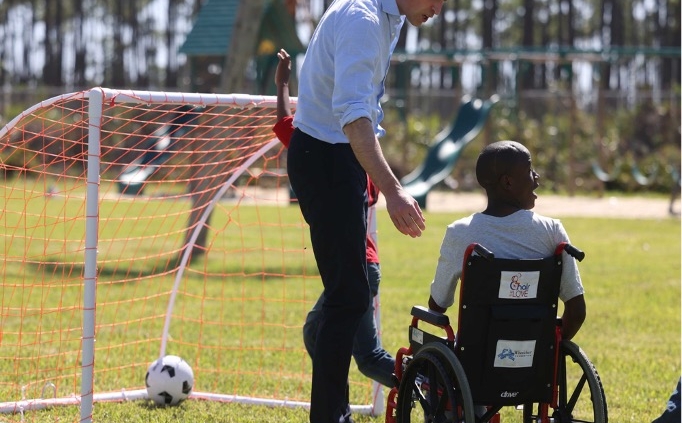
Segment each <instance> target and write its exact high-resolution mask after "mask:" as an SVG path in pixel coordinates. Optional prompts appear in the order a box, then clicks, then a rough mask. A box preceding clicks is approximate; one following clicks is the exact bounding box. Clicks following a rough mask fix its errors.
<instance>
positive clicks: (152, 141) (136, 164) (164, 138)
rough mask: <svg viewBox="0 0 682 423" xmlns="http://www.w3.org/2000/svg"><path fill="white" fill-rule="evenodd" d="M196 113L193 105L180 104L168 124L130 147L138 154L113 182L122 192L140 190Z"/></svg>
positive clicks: (174, 147) (169, 155) (187, 129)
mask: <svg viewBox="0 0 682 423" xmlns="http://www.w3.org/2000/svg"><path fill="white" fill-rule="evenodd" d="M198 116H199V114H198V113H195V111H194V110H193V108H192V107H189V106H183V107H182V108H180V109H179V110H178V112H176V113H175V116H174V117H173V118H172V119H171V120H170V122H169V123H168V124H167V125H164V126H161V127H159V128H158V129H156V130H155V131H154V132H153V133H152V134H151V135H150V136H148V137H145V138H144V139H143V140H142V141H141V142H140V143H139V145H136V146H134V147H133V148H132V150H134V151H139V152H140V153H141V154H140V155H139V157H136V158H135V159H134V160H132V161H131V162H130V163H129V164H128V165H127V166H126V167H125V168H124V170H123V172H121V175H120V176H119V177H118V179H117V181H116V185H117V186H118V189H119V191H120V192H121V194H130V195H138V194H142V193H143V191H144V186H145V182H146V181H147V179H149V178H150V177H151V176H152V175H153V174H154V172H156V171H157V170H159V169H160V167H161V165H163V164H164V163H166V162H167V161H168V159H170V158H171V156H172V155H173V151H174V150H177V149H178V141H179V140H180V139H181V138H182V137H183V135H185V134H186V133H187V132H188V131H189V126H188V125H190V124H191V123H192V121H193V120H195V119H196V118H197V117H198Z"/></svg>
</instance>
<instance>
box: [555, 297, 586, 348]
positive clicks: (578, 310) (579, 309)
mask: <svg viewBox="0 0 682 423" xmlns="http://www.w3.org/2000/svg"><path fill="white" fill-rule="evenodd" d="M586 314H587V313H586V306H585V296H584V295H582V294H581V295H578V296H575V297H573V298H571V299H570V300H568V301H566V302H565V303H564V314H563V315H562V316H561V337H562V338H563V339H566V340H570V339H571V338H573V337H574V336H575V334H576V333H578V330H580V327H581V326H582V324H583V322H584V321H585V316H586Z"/></svg>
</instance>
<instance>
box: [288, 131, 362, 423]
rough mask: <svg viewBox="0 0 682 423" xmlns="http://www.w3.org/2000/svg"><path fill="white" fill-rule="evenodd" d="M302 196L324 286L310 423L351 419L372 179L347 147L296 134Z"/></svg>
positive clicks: (294, 179)
mask: <svg viewBox="0 0 682 423" xmlns="http://www.w3.org/2000/svg"><path fill="white" fill-rule="evenodd" d="M287 172H288V174H289V182H290V183H291V186H292V188H293V190H294V193H295V194H296V197H297V199H298V203H299V206H300V207H301V212H302V214H303V217H304V219H305V220H306V222H307V223H308V225H309V226H310V239H311V242H312V247H313V252H314V254H315V260H316V262H317V267H318V269H319V271H320V277H321V279H322V284H323V285H324V292H323V295H324V303H323V304H322V312H321V317H320V323H319V327H318V331H317V336H316V344H315V350H314V353H313V358H312V359H313V377H312V392H311V398H310V422H311V423H338V422H343V421H351V420H350V417H349V416H350V407H349V402H348V370H349V368H350V360H351V354H352V349H353V339H354V337H355V332H356V331H357V328H358V325H359V322H360V319H361V318H362V315H363V314H364V313H365V311H366V310H367V308H368V307H369V303H370V300H371V294H370V288H369V283H368V280H367V256H366V254H367V253H366V248H367V246H366V236H367V174H366V173H365V171H364V169H363V168H362V166H361V165H360V163H359V162H358V161H357V159H356V158H355V154H354V153H353V150H352V149H351V147H350V145H349V144H329V143H326V142H323V141H320V140H317V139H315V138H313V137H310V136H309V135H307V134H305V133H303V132H301V131H300V130H298V129H297V130H296V131H294V134H293V136H292V137H291V144H290V145H289V151H288V153H287Z"/></svg>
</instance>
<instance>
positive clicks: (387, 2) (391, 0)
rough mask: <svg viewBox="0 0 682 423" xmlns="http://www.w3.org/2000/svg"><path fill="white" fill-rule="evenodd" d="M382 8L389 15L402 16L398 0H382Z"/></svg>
mask: <svg viewBox="0 0 682 423" xmlns="http://www.w3.org/2000/svg"><path fill="white" fill-rule="evenodd" d="M381 10H382V11H384V12H386V13H388V14H389V15H394V16H396V17H398V16H400V11H399V10H398V3H397V2H396V0H381Z"/></svg>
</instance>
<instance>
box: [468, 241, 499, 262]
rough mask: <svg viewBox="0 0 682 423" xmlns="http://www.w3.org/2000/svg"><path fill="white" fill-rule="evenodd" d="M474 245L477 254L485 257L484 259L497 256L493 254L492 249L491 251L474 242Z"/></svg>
mask: <svg viewBox="0 0 682 423" xmlns="http://www.w3.org/2000/svg"><path fill="white" fill-rule="evenodd" d="M473 247H474V251H475V252H476V254H478V255H479V256H481V257H483V258H484V259H486V260H492V259H494V258H495V254H493V252H492V251H490V250H489V249H487V248H485V247H484V246H482V245H481V244H474V246H473Z"/></svg>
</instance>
